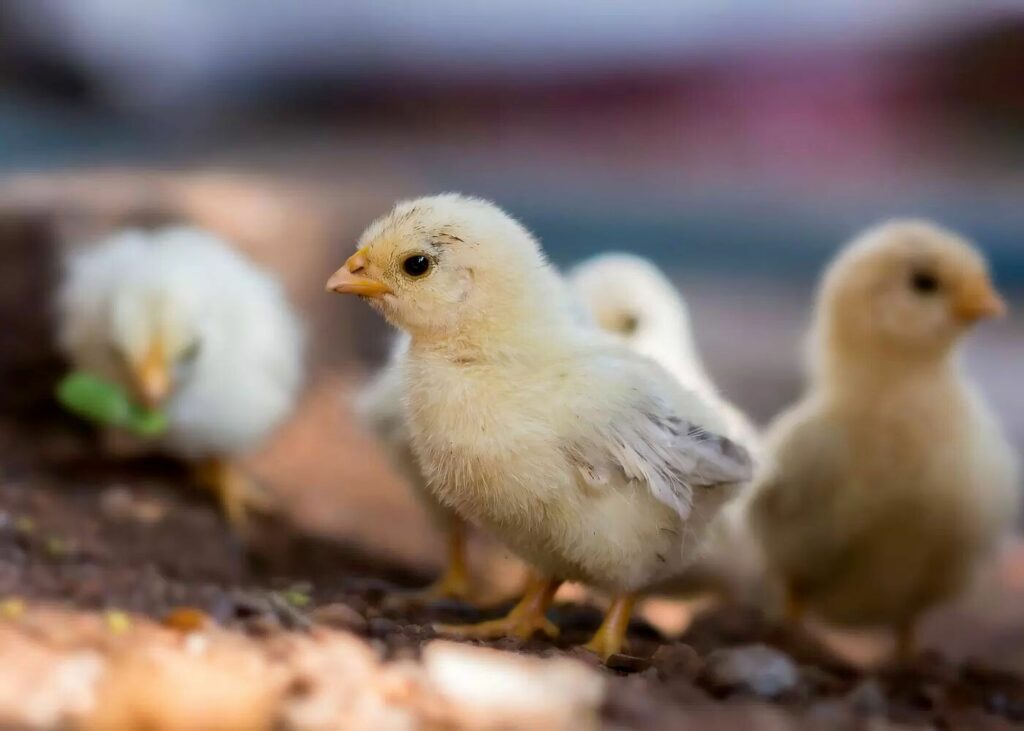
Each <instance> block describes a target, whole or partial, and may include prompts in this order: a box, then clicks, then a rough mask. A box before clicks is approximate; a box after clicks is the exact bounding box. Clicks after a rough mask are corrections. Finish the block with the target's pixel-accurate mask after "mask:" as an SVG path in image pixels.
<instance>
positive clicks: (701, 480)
mask: <svg viewBox="0 0 1024 731" xmlns="http://www.w3.org/2000/svg"><path fill="white" fill-rule="evenodd" d="M592 426H593V427H594V428H593V429H587V430H586V431H587V432H588V437H589V438H587V437H585V438H577V439H576V440H575V441H573V442H572V443H570V444H569V445H567V446H566V453H567V454H568V455H569V457H570V459H571V460H572V461H573V463H574V464H575V466H576V468H577V470H578V471H579V473H580V475H581V477H582V478H583V480H584V481H585V482H586V483H587V484H589V485H591V486H594V487H601V486H612V485H615V484H617V483H621V482H623V481H624V482H626V483H634V484H643V485H646V486H647V488H648V489H649V490H650V491H651V493H652V494H653V495H654V497H655V498H657V499H658V500H660V501H661V502H663V503H665V504H666V505H668V506H669V507H671V508H673V509H675V510H676V511H677V512H678V513H679V514H680V515H681V516H683V517H684V518H686V517H688V516H689V514H690V511H691V509H692V506H693V490H694V489H695V488H705V489H709V488H713V487H715V486H717V485H728V484H736V483H741V482H746V481H747V480H750V479H751V477H752V476H753V465H752V461H751V458H750V455H749V454H748V452H747V450H746V449H745V448H744V447H742V446H741V445H739V444H737V443H735V442H733V441H732V440H730V439H727V438H725V437H723V436H720V435H718V434H714V433H712V432H709V431H707V430H705V429H703V428H701V427H700V426H698V425H696V424H694V423H691V422H689V421H687V420H686V419H684V418H682V417H681V416H679V415H678V414H677V413H675V411H674V410H673V409H672V408H671V406H670V405H669V404H667V403H665V402H663V401H661V400H660V399H657V398H654V397H650V396H647V397H645V398H644V400H643V403H642V404H641V405H640V407H639V408H635V409H629V410H628V411H627V415H626V416H625V418H619V419H614V420H610V421H607V422H606V423H603V424H593V425H592Z"/></svg>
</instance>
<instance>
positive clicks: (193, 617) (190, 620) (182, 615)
mask: <svg viewBox="0 0 1024 731" xmlns="http://www.w3.org/2000/svg"><path fill="white" fill-rule="evenodd" d="M161 623H162V624H163V625H164V626H165V627H169V628H170V629H176V630H178V631H179V632H198V631H199V630H201V629H204V628H205V627H206V626H207V625H208V624H209V623H210V615H208V614H207V613H206V612H204V611H203V610H201V609H196V608H195V607H178V608H177V609H172V610H171V611H170V612H168V613H167V614H166V615H165V616H164V618H163V619H162V620H161Z"/></svg>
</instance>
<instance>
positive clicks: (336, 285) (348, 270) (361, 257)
mask: <svg viewBox="0 0 1024 731" xmlns="http://www.w3.org/2000/svg"><path fill="white" fill-rule="evenodd" d="M366 254H367V248H366V247H365V246H364V247H363V248H362V249H360V250H359V251H357V252H356V253H355V254H353V255H352V256H350V257H349V258H348V261H346V262H345V265H344V266H343V267H341V269H339V270H338V271H336V272H335V273H334V274H332V275H331V278H330V279H328V280H327V291H328V292H337V293H338V294H357V295H359V296H360V297H382V296H384V295H386V294H391V288H390V287H388V286H387V285H386V284H384V283H383V282H378V281H377V280H376V279H371V278H370V277H368V276H366V275H365V274H364V272H365V271H366V265H367V263H368V260H367V256H366Z"/></svg>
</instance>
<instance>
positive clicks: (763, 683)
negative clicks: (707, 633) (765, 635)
mask: <svg viewBox="0 0 1024 731" xmlns="http://www.w3.org/2000/svg"><path fill="white" fill-rule="evenodd" d="M703 675H704V678H705V680H706V681H707V683H708V684H710V685H711V686H712V687H714V688H715V689H717V690H723V691H730V692H734V691H740V692H747V693H751V694H753V695H755V696H758V697H759V698H778V697H779V696H781V695H783V694H785V693H787V692H789V691H792V690H794V689H795V688H796V687H797V684H798V683H799V681H800V671H799V669H798V668H797V666H796V663H794V662H793V660H792V659H791V658H790V657H789V655H786V654H785V653H783V652H780V651H779V650H776V649H774V648H772V647H768V646H767V645H760V644H758V645H746V646H742V647H729V648H724V649H721V650H715V651H714V652H712V653H711V654H709V655H708V656H707V659H706V660H705V665H704V674H703Z"/></svg>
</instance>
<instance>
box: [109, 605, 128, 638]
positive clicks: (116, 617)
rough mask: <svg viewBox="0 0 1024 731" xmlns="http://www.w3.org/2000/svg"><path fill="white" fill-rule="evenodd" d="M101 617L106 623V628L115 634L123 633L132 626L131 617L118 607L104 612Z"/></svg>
mask: <svg viewBox="0 0 1024 731" xmlns="http://www.w3.org/2000/svg"><path fill="white" fill-rule="evenodd" d="M103 619H104V621H105V622H106V623H107V629H109V630H110V631H111V632H113V633H114V634H116V635H120V634H124V633H125V632H127V631H128V630H130V629H131V628H132V620H131V617H129V616H128V615H127V614H125V613H124V612H122V611H120V610H118V609H112V610H110V611H108V612H106V613H104V615H103Z"/></svg>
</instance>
